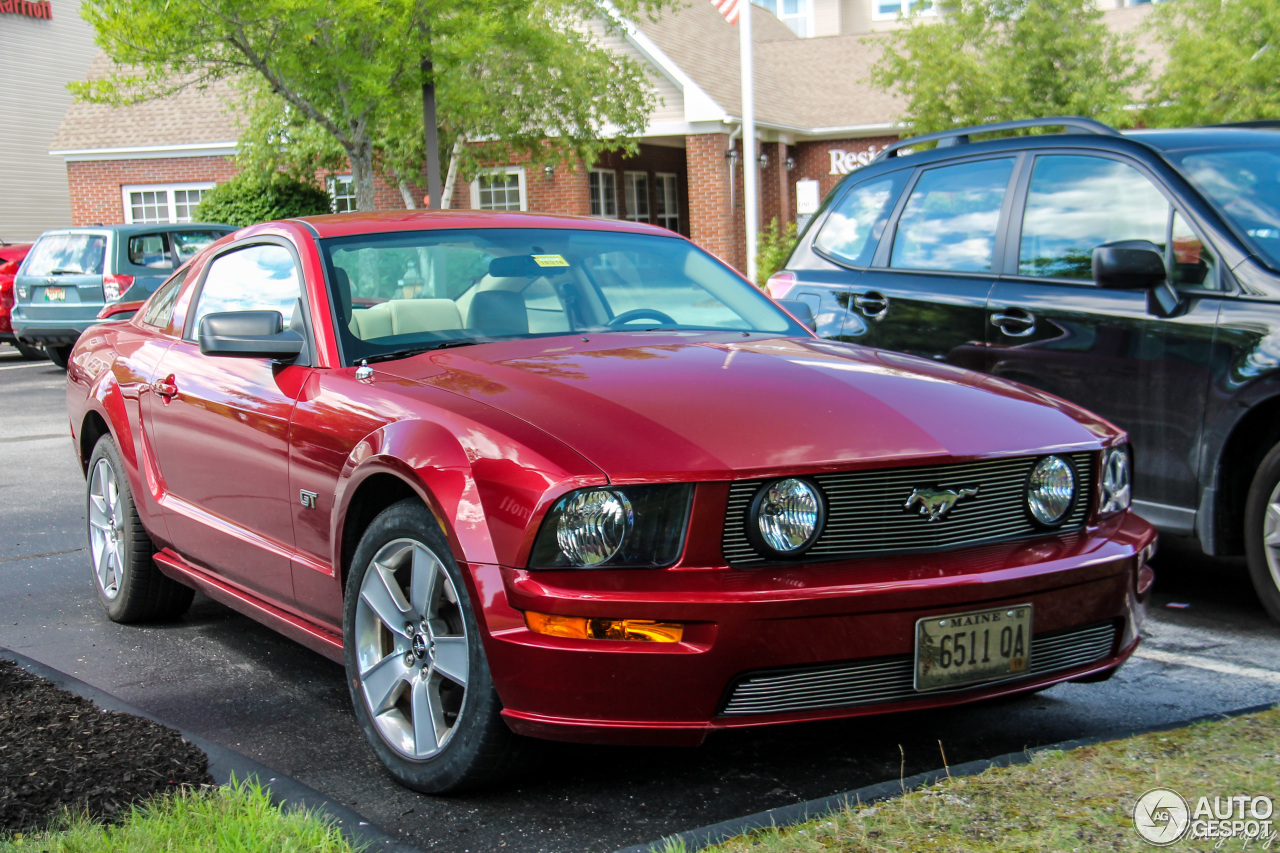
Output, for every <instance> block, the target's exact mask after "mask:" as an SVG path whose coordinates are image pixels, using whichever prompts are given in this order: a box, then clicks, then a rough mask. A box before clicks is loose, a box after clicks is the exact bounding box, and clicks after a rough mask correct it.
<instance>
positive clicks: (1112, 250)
mask: <svg viewBox="0 0 1280 853" xmlns="http://www.w3.org/2000/svg"><path fill="white" fill-rule="evenodd" d="M1093 279H1094V281H1096V282H1097V283H1098V287H1105V288H1108V289H1111V290H1145V291H1147V311H1148V312H1149V313H1151V314H1153V315H1155V316H1157V317H1172V316H1173V315H1175V314H1177V313H1178V311H1179V310H1180V309H1181V308H1182V307H1183V306H1182V297H1181V296H1179V295H1178V291H1177V290H1176V289H1175V288H1174V286H1173V283H1172V282H1170V281H1169V271H1168V270H1166V269H1165V266H1164V253H1163V252H1161V251H1160V247H1158V246H1157V245H1156V244H1155V243H1152V242H1151V241H1150V240H1117V241H1116V242H1114V243H1103V244H1102V245H1101V246H1099V247H1097V248H1096V249H1094V250H1093Z"/></svg>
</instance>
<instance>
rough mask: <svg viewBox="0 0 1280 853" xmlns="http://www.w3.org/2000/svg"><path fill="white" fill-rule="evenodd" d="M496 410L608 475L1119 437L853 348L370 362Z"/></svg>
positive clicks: (780, 343)
mask: <svg viewBox="0 0 1280 853" xmlns="http://www.w3.org/2000/svg"><path fill="white" fill-rule="evenodd" d="M376 372H377V373H380V374H384V375H386V376H387V378H391V377H397V378H399V379H401V380H405V381H406V383H402V388H404V390H405V391H406V392H408V393H410V394H412V391H410V390H409V387H406V385H407V384H408V385H411V384H420V385H425V386H431V387H435V388H439V389H443V390H447V391H450V392H452V393H455V394H459V395H462V396H464V397H468V398H470V399H472V400H475V401H478V402H482V403H485V404H487V405H489V406H493V407H495V408H498V409H501V410H503V411H505V412H507V413H509V414H511V415H514V416H516V417H518V418H521V419H522V420H525V421H527V422H528V423H530V424H532V425H534V426H536V427H538V428H539V429H541V430H543V431H544V432H546V433H548V434H550V435H551V436H554V437H555V438H557V439H559V440H560V441H562V442H563V443H564V444H566V445H568V446H569V447H571V448H573V449H574V450H576V451H577V452H578V453H580V454H582V455H583V456H584V457H586V458H587V459H588V460H590V461H591V462H592V463H593V464H595V465H596V466H598V467H599V468H600V469H601V470H602V471H604V472H605V473H606V474H607V475H608V476H609V477H610V478H611V479H612V480H614V481H624V482H625V481H629V480H653V479H663V478H667V479H672V480H683V479H730V478H739V477H746V476H769V475H774V474H784V473H791V472H797V471H809V472H819V471H824V470H840V469H849V468H856V467H860V466H874V467H881V466H883V465H885V464H887V463H892V462H894V461H899V462H905V461H910V462H912V463H915V464H923V463H935V462H943V461H948V460H951V459H962V458H967V459H973V458H983V457H993V456H1009V455H1023V454H1031V453H1039V452H1045V451H1050V450H1058V451H1065V450H1080V449H1089V448H1095V447H1098V446H1100V444H1101V443H1102V440H1103V439H1104V438H1108V437H1113V436H1116V435H1118V434H1119V431H1118V430H1116V428H1115V427H1113V426H1111V425H1110V424H1108V423H1107V422H1106V421H1103V420H1101V419H1099V418H1098V417H1096V416H1094V415H1092V414H1090V413H1088V412H1086V411H1084V410H1082V409H1080V408H1078V407H1076V406H1073V405H1071V404H1069V403H1066V402H1065V401H1062V400H1059V399H1057V398H1055V397H1051V396H1049V395H1046V394H1041V393H1039V392H1037V391H1034V390H1031V389H1027V388H1024V387H1022V386H1019V385H1015V384H1013V383H1009V382H1006V381H1003V380H1000V379H996V378H994V377H990V376H985V375H982V374H978V373H972V372H970V371H966V370H961V369H958V368H953V367H949V366H947V365H941V364H936V363H934V362H930V361H926V360H923V359H918V358H914V357H911V356H906V355H901V354H898V353H890V352H885V351H881V350H874V349H869V348H866V347H861V346H856V345H852V344H842V343H838V342H833V341H824V340H817V339H800V338H762V337H760V336H756V337H750V338H749V337H746V336H745V335H743V334H742V333H733V334H724V333H718V334H710V335H709V334H706V333H697V334H680V333H672V332H635V333H621V332H619V333H608V334H591V335H590V336H589V337H572V338H569V337H555V338H537V339H526V340H519V341H505V342H495V343H486V344H479V345H475V346H469V347H466V348H460V349H452V350H446V351H439V352H435V353H429V354H426V355H422V356H416V357H412V358H406V359H402V360H397V361H390V362H384V363H380V364H377V365H376Z"/></svg>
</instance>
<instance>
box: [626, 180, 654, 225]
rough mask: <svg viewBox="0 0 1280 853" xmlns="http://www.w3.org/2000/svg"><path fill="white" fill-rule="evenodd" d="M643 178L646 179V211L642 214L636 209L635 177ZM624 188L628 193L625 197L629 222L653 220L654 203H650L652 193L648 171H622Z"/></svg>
mask: <svg viewBox="0 0 1280 853" xmlns="http://www.w3.org/2000/svg"><path fill="white" fill-rule="evenodd" d="M636 178H641V179H642V180H643V181H644V213H643V214H641V213H640V212H639V211H637V210H636V208H637V206H638V205H636V203H635V198H636V191H635V183H634V181H635V179H636ZM622 189H623V191H624V192H625V193H626V195H625V196H624V197H623V198H624V200H625V201H626V203H627V221H629V222H651V221H652V215H653V205H652V204H651V203H650V198H651V196H652V193H651V192H650V191H649V173H648V172H623V173H622Z"/></svg>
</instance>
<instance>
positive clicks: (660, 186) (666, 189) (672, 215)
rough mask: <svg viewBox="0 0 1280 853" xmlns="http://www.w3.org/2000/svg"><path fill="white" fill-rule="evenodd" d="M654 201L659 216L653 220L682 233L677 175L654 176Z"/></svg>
mask: <svg viewBox="0 0 1280 853" xmlns="http://www.w3.org/2000/svg"><path fill="white" fill-rule="evenodd" d="M653 178H654V181H653V200H654V207H655V208H656V214H657V216H656V217H655V219H654V220H653V221H654V222H656V223H657V224H658V225H661V226H662V227H663V228H666V229H668V230H670V231H675V232H677V233H679V231H680V196H679V194H678V192H677V187H678V183H677V181H676V176H675V175H663V174H657V175H654V176H653Z"/></svg>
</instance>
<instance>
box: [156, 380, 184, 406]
mask: <svg viewBox="0 0 1280 853" xmlns="http://www.w3.org/2000/svg"><path fill="white" fill-rule="evenodd" d="M151 390H152V391H155V392H156V394H158V395H159V396H160V397H163V398H164V401H165V403H166V404H167V403H168V402H169V401H170V400H172V399H173V398H174V397H176V396H178V382H177V380H176V379H175V378H174V375H173V374H172V373H170V374H169V375H168V376H166V377H165V378H164V379H161V380H160V381H159V382H153V383H151Z"/></svg>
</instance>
